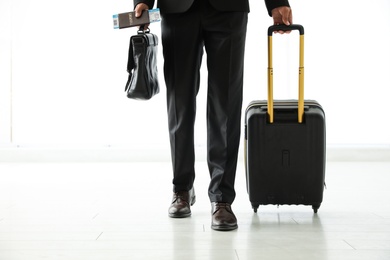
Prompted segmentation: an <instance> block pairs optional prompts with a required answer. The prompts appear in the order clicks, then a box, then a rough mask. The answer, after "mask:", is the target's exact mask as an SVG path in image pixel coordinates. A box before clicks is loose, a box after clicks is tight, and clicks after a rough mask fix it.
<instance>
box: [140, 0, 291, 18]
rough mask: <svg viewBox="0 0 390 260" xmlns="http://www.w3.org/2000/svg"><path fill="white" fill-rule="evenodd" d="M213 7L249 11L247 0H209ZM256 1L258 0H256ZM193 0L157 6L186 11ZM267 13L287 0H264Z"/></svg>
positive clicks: (143, 0)
mask: <svg viewBox="0 0 390 260" xmlns="http://www.w3.org/2000/svg"><path fill="white" fill-rule="evenodd" d="M209 1H210V3H211V4H212V5H213V6H214V8H215V9H217V10H219V11H222V12H249V0H209ZM257 1H258V0H257ZM154 2H155V0H134V7H135V6H136V5H137V4H139V3H145V4H147V5H148V6H149V8H150V9H152V8H153V6H154ZM193 2H194V0H158V1H157V7H158V8H160V12H161V13H183V12H185V11H187V10H188V9H189V8H190V7H191V5H192V3H193ZM265 4H266V6H267V9H268V13H269V15H271V10H272V9H274V8H275V7H279V6H289V3H288V0H265Z"/></svg>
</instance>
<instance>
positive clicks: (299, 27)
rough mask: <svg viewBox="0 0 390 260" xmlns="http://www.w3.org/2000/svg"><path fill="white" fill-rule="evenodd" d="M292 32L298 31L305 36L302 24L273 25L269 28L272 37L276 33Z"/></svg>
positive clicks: (269, 34)
mask: <svg viewBox="0 0 390 260" xmlns="http://www.w3.org/2000/svg"><path fill="white" fill-rule="evenodd" d="M291 30H298V31H299V34H300V35H303V34H304V33H305V31H304V29H303V26H302V25H300V24H291V25H285V24H278V25H272V26H270V27H269V28H268V36H272V33H273V32H275V31H291Z"/></svg>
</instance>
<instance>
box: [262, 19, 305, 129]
mask: <svg viewBox="0 0 390 260" xmlns="http://www.w3.org/2000/svg"><path fill="white" fill-rule="evenodd" d="M278 30H282V31H290V30H299V34H300V36H299V37H300V38H299V82H298V85H299V91H298V123H302V122H303V112H304V71H305V70H304V64H303V60H304V54H303V53H304V29H303V26H302V25H299V24H292V25H289V26H287V25H272V26H270V27H269V28H268V108H267V112H268V118H269V122H270V123H273V122H274V97H273V67H272V66H273V64H272V63H273V62H272V32H274V31H278Z"/></svg>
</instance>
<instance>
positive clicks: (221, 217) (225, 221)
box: [211, 202, 238, 231]
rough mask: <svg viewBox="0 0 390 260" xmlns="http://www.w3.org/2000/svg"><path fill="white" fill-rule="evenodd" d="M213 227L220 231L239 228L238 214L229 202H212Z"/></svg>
mask: <svg viewBox="0 0 390 260" xmlns="http://www.w3.org/2000/svg"><path fill="white" fill-rule="evenodd" d="M211 228H212V229H214V230H218V231H229V230H234V229H236V228H238V226H237V219H236V216H235V215H234V213H233V211H232V208H231V205H230V204H229V203H223V202H212V203H211Z"/></svg>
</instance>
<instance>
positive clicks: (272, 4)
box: [265, 0, 290, 16]
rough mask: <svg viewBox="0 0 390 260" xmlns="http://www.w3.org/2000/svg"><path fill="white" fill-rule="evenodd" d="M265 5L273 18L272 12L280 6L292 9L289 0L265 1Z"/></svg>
mask: <svg viewBox="0 0 390 260" xmlns="http://www.w3.org/2000/svg"><path fill="white" fill-rule="evenodd" d="M265 5H266V7H267V10H268V14H269V16H272V14H271V11H272V9H274V8H276V7H280V6H288V7H290V4H289V2H288V0H265Z"/></svg>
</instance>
